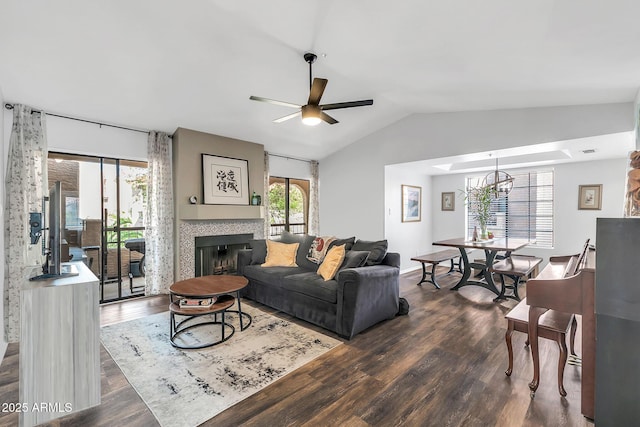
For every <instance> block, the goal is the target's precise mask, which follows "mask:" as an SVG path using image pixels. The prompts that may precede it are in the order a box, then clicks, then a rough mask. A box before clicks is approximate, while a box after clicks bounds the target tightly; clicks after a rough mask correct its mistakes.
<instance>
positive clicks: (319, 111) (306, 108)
mask: <svg viewBox="0 0 640 427" xmlns="http://www.w3.org/2000/svg"><path fill="white" fill-rule="evenodd" d="M317 58H318V57H317V56H316V55H315V54H314V53H311V52H307V53H305V54H304V60H305V61H306V62H307V63H308V64H309V87H310V91H309V99H308V101H307V104H306V105H298V104H292V103H291V102H283V101H276V100H275V99H269V98H262V97H260V96H250V97H249V99H251V100H253V101H261V102H268V103H270V104H275V105H282V106H284V107H291V108H296V109H298V111H296V112H295V113H292V114H289V115H286V116H284V117H280V118H279V119H275V120H274V123H282V122H284V121H286V120H289V119H293V118H294V117H297V116H299V115H302V123H304V124H306V125H309V126H315V125H317V124H318V123H320V122H321V121H325V122H327V123H329V124H330V125H334V124H336V123H338V121H337V120H336V119H334V118H333V117H331V116H330V115H328V114H327V113H325V111H328V110H338V109H340V108H351V107H362V106H365V105H373V99H365V100H363V101H351V102H337V103H335V104H320V98H322V94H323V93H324V88H325V87H326V86H327V82H328V80H327V79H319V78H317V77H316V78H315V79H312V76H313V74H312V68H311V67H312V64H313V63H314V62H315V61H316V59H317Z"/></svg>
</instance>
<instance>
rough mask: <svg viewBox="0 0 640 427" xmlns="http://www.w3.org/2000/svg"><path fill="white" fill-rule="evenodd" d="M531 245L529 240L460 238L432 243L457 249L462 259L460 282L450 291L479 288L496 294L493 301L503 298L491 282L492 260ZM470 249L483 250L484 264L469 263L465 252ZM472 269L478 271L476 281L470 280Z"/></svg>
mask: <svg viewBox="0 0 640 427" xmlns="http://www.w3.org/2000/svg"><path fill="white" fill-rule="evenodd" d="M531 243H533V242H531V241H530V240H529V239H516V238H508V237H504V238H493V239H487V240H476V241H474V240H473V239H467V238H464V237H460V238H455V239H448V240H440V241H437V242H433V245H436V246H448V247H452V248H458V249H459V250H460V257H461V259H462V263H463V266H464V267H463V270H462V277H461V278H460V281H459V282H458V283H457V284H456V285H455V286H453V287H452V288H451V290H452V291H457V290H458V289H460V288H462V287H463V286H469V285H475V286H481V287H483V288H485V289H488V290H490V291H491V292H493V293H494V294H496V295H497V297H496V298H495V299H494V301H499V300H500V299H504V297H502V298H501V297H500V295H501V293H500V290H499V289H498V288H497V286H496V284H495V282H494V281H493V274H492V273H491V272H490V271H489V270H488V269H489V267H490V266H491V265H493V262H494V260H495V259H496V257H497V256H498V252H505V255H504V257H508V256H509V255H510V254H511V252H515V251H517V250H520V249H522V248H524V247H525V246H527V245H529V244H531ZM470 249H471V250H473V249H480V250H483V251H484V254H485V260H484V262H476V261H474V262H469V256H468V253H467V251H468V250H470ZM472 269H478V270H480V273H479V274H477V275H476V276H477V279H472V278H471V273H472Z"/></svg>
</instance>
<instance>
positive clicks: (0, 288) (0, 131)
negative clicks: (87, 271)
mask: <svg viewBox="0 0 640 427" xmlns="http://www.w3.org/2000/svg"><path fill="white" fill-rule="evenodd" d="M0 108H2V110H3V111H4V109H5V108H4V96H3V95H2V87H1V86H0ZM9 129H11V127H9ZM4 135H5V124H4V120H0V153H2V156H3V157H2V161H0V176H2V178H3V181H2V182H4V171H5V167H4V165H5V164H6V163H7V156H6V150H8V147H7V148H6V150H5V146H8V145H9V138H8V137H7V138H6V139H5V136H4ZM5 141H6V143H5ZM0 223H1V224H2V227H3V230H4V185H0ZM0 242H1V243H0V260H2V261H1V262H0V295H2V304H0V337H1V338H0V360H2V359H3V358H4V353H5V351H6V350H7V342H6V341H5V340H4V232H2V233H0Z"/></svg>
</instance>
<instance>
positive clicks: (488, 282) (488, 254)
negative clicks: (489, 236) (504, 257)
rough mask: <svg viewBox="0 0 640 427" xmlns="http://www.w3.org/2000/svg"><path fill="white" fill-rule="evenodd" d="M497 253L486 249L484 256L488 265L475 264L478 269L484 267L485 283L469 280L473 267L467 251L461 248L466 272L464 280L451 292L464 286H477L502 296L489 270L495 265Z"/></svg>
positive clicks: (463, 275)
mask: <svg viewBox="0 0 640 427" xmlns="http://www.w3.org/2000/svg"><path fill="white" fill-rule="evenodd" d="M497 253H498V252H497V251H491V250H489V249H485V250H484V254H485V259H486V263H485V264H484V265H481V264H476V263H474V264H473V265H474V266H476V268H477V267H478V266H479V267H482V275H483V276H484V281H482V280H469V277H471V267H472V266H471V263H469V258H468V257H467V251H466V250H465V249H464V248H460V256H461V257H462V260H463V261H464V272H463V273H462V278H461V279H460V281H459V282H458V283H457V284H456V285H455V286H454V287H453V288H451V290H452V291H457V290H458V289H460V288H461V287H463V286H468V285H476V286H481V287H483V288H485V289H488V290H490V291H491V292H493V293H494V294H496V295H500V291H499V290H498V288H497V287H496V284H495V282H494V281H493V275H492V274H491V273H490V272H489V268H488V266H489V265H492V264H493V260H494V259H495V257H496V254H497Z"/></svg>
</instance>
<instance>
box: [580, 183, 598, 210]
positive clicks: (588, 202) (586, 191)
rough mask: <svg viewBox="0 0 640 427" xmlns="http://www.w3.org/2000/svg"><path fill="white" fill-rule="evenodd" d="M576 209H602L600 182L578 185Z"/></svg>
mask: <svg viewBox="0 0 640 427" xmlns="http://www.w3.org/2000/svg"><path fill="white" fill-rule="evenodd" d="M578 209H594V210H600V209H602V184H594V185H581V186H580V190H579V192H578Z"/></svg>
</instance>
